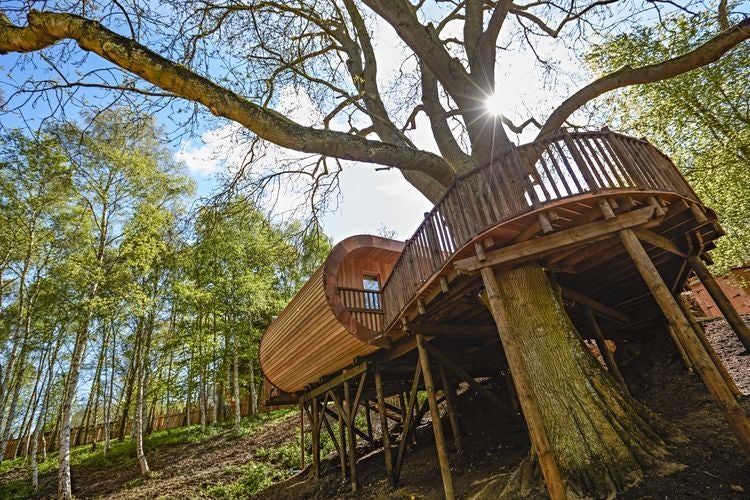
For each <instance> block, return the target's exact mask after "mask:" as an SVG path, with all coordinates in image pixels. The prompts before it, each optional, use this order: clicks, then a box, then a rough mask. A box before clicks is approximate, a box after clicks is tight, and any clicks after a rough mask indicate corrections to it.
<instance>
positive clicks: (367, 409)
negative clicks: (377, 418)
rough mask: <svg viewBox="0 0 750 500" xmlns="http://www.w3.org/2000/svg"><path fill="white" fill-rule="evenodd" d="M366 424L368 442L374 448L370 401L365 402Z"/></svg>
mask: <svg viewBox="0 0 750 500" xmlns="http://www.w3.org/2000/svg"><path fill="white" fill-rule="evenodd" d="M364 407H365V422H366V423H367V441H368V442H369V443H370V446H372V441H373V439H372V419H371V418H370V400H369V399H368V400H367V401H365V404H364Z"/></svg>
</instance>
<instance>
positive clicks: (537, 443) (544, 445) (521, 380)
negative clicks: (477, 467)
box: [481, 267, 567, 500]
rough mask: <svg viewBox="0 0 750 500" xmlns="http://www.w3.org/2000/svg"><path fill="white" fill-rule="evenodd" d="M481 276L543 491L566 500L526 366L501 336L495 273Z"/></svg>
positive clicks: (503, 320) (505, 323)
mask: <svg viewBox="0 0 750 500" xmlns="http://www.w3.org/2000/svg"><path fill="white" fill-rule="evenodd" d="M481 274H482V280H483V281H484V288H485V291H486V294H487V304H488V305H489V308H490V312H491V313H492V317H493V318H494V320H495V323H496V324H497V327H498V333H499V334H500V342H501V343H502V345H503V350H504V351H505V358H506V359H507V360H508V366H509V367H510V371H511V375H512V377H513V383H514V384H515V386H516V394H518V400H519V402H520V403H521V408H522V409H523V415H524V418H525V419H526V424H527V426H528V428H529V436H530V438H531V444H532V446H533V447H534V450H535V451H536V454H537V458H538V460H539V466H540V468H541V469H542V475H543V476H544V482H545V484H546V485H547V491H548V492H549V496H550V498H552V500H562V499H565V498H567V493H566V490H565V483H564V482H563V479H562V476H561V475H560V469H559V468H558V467H557V462H555V457H554V456H553V455H552V450H551V448H550V443H549V438H548V437H547V431H546V429H545V428H544V423H543V422H542V415H541V413H540V411H539V407H538V406H537V402H536V398H535V396H534V394H533V393H532V391H531V383H530V381H529V379H528V374H527V373H526V366H525V363H524V362H523V357H522V356H521V350H520V349H519V347H518V346H517V345H516V343H515V341H514V340H513V337H512V335H510V334H508V335H503V334H502V332H510V330H511V326H510V321H509V320H508V317H507V315H506V312H505V308H504V306H503V304H502V299H501V297H500V288H499V286H498V284H497V279H496V278H495V272H494V271H493V270H492V268H490V267H484V268H482V270H481Z"/></svg>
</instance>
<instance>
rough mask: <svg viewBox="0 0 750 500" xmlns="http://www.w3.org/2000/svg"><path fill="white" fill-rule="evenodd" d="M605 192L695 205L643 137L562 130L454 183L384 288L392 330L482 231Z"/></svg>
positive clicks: (386, 315) (681, 182) (668, 164)
mask: <svg viewBox="0 0 750 500" xmlns="http://www.w3.org/2000/svg"><path fill="white" fill-rule="evenodd" d="M611 189H628V190H655V191H666V192H674V193H677V194H680V195H683V196H686V197H688V198H691V199H694V200H696V201H697V200H698V199H697V196H696V195H695V193H694V192H693V190H692V189H691V188H690V186H689V185H688V184H687V182H686V181H685V179H683V177H682V176H681V175H680V173H679V172H678V171H677V169H676V168H675V166H674V164H673V163H672V162H671V160H670V159H669V158H668V157H666V156H665V155H664V154H662V153H661V152H659V151H658V150H657V149H656V148H655V147H653V146H652V145H651V144H649V143H648V142H646V141H644V140H640V139H634V138H632V137H627V136H624V135H620V134H616V133H613V132H610V131H602V132H582V133H565V132H564V133H561V134H559V135H557V136H553V137H550V138H548V139H545V140H541V141H537V142H534V143H531V144H526V145H523V146H520V147H518V148H516V149H515V150H514V151H512V152H510V153H508V154H506V155H505V156H504V157H501V158H499V159H498V160H496V161H495V162H493V163H492V164H490V165H488V166H486V167H484V168H480V169H477V170H474V171H472V172H469V173H468V174H467V175H465V176H462V177H460V178H458V179H457V180H456V181H455V183H454V184H453V186H451V187H450V188H449V189H448V191H447V193H446V194H445V195H444V196H443V198H442V200H441V201H440V202H439V203H438V204H437V205H435V207H434V208H433V209H432V211H431V212H429V213H428V214H427V215H426V216H425V219H424V221H423V222H422V224H421V225H420V226H419V228H418V229H417V231H416V232H415V233H414V236H412V238H411V239H409V240H408V241H407V242H406V245H405V247H404V251H403V252H402V254H401V257H400V258H399V260H398V261H397V262H396V264H395V266H394V268H393V272H392V273H391V275H390V278H389V279H388V281H387V282H386V283H385V285H384V286H383V308H384V315H383V321H384V326H385V327H386V328H388V327H390V326H391V325H392V324H393V323H394V322H395V321H396V320H397V319H398V318H399V316H400V315H401V313H402V311H403V310H404V308H405V307H406V306H407V304H409V303H410V302H411V301H412V300H413V299H414V298H415V296H416V294H417V293H418V291H419V290H420V288H422V286H423V285H425V284H426V283H428V282H429V281H431V279H432V278H433V276H434V275H435V274H436V273H437V272H438V271H439V270H440V269H441V268H442V267H443V266H445V264H447V263H448V262H449V261H450V259H451V258H452V257H453V255H454V254H455V253H456V252H457V251H458V250H460V249H461V248H462V247H464V246H465V245H466V244H468V243H470V242H471V241H472V240H473V239H474V238H476V237H477V236H478V235H480V234H481V233H483V232H484V231H486V230H488V229H490V228H492V227H494V226H497V225H498V224H500V223H502V222H504V221H507V220H509V219H511V218H513V217H516V216H518V215H521V214H523V213H526V212H529V211H531V210H534V209H537V208H541V207H542V206H543V205H544V204H546V203H548V202H550V201H554V200H559V199H563V198H568V197H572V196H576V195H580V194H586V193H594V194H595V193H599V192H601V191H604V190H611Z"/></svg>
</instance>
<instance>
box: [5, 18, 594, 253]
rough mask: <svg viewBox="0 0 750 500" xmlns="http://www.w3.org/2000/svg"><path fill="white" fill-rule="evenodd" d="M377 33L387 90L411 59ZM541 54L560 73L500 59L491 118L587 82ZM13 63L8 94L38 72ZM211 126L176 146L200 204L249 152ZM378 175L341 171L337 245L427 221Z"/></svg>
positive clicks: (286, 207) (518, 56)
mask: <svg viewBox="0 0 750 500" xmlns="http://www.w3.org/2000/svg"><path fill="white" fill-rule="evenodd" d="M372 29H373V31H374V38H373V41H374V45H375V50H376V56H377V59H378V77H379V83H380V86H381V90H382V89H385V88H387V86H388V83H389V82H390V81H392V80H393V79H394V78H396V77H397V76H398V72H399V71H400V70H401V69H402V63H403V61H404V59H405V57H406V55H407V52H406V50H405V49H404V47H403V44H402V43H401V42H400V40H399V39H398V37H397V36H396V34H395V32H394V30H393V29H392V28H391V27H390V26H389V25H388V24H387V23H385V22H384V21H379V20H378V21H375V22H374V24H373V25H372ZM452 30H453V33H451V31H452ZM458 30H460V25H458V24H455V25H449V26H448V27H447V28H446V30H445V31H444V32H443V34H442V36H443V37H451V36H452V35H457V36H458V35H460V32H459V31H458ZM536 47H537V51H538V53H539V55H540V56H541V57H543V58H544V59H546V60H549V61H551V62H552V64H553V65H554V66H555V68H556V71H555V72H554V73H551V72H546V73H545V72H544V71H543V70H542V68H541V67H540V65H539V64H538V63H537V61H536V57H535V55H534V54H531V53H529V52H528V51H516V50H510V51H503V50H500V51H498V63H497V66H496V74H497V78H496V80H497V88H498V89H499V91H498V95H497V96H496V98H495V99H493V100H492V103H493V104H492V110H491V111H492V112H493V113H502V114H504V115H506V116H508V117H510V118H511V119H512V120H513V121H515V122H521V121H523V120H525V119H526V118H528V117H529V116H530V115H534V116H535V117H536V118H538V119H542V118H544V117H545V116H546V115H547V114H548V113H549V112H550V111H551V110H552V109H553V108H554V105H556V104H559V102H560V101H561V100H562V99H563V98H564V97H565V96H567V95H569V94H570V93H571V92H572V91H573V90H575V89H576V88H577V87H579V86H580V85H581V84H582V83H584V82H585V81H586V80H588V75H586V72H585V70H584V68H583V65H582V64H581V62H580V61H578V60H576V59H575V58H574V57H573V53H572V52H570V51H568V50H567V49H565V48H564V47H563V46H562V44H560V43H556V42H551V41H549V39H547V38H542V39H539V43H538V44H537V45H536ZM14 58H17V56H16V55H13V54H8V55H4V56H0V67H2V69H3V70H6V71H11V68H12V71H14V72H16V73H17V74H7V75H6V78H5V79H4V80H5V81H4V82H0V86H1V85H2V84H5V91H6V92H7V91H8V90H7V89H8V88H11V87H12V83H13V80H16V81H23V79H24V74H23V72H25V71H35V70H34V69H33V68H29V69H26V68H18V67H14V65H13V63H14V60H15V59H14ZM94 59H96V56H92V58H91V60H92V62H91V63H87V64H95V63H94V62H93V60H94ZM71 71H73V70H72V69H71ZM550 75H554V76H550ZM274 107H275V108H276V109H277V110H279V111H281V112H282V113H285V114H287V115H288V116H290V117H291V118H292V119H294V120H296V121H298V122H299V123H302V124H304V125H314V124H315V123H316V122H317V123H319V122H320V121H321V118H322V115H323V111H322V110H321V109H320V107H319V106H318V103H316V102H314V101H313V100H312V99H311V98H310V97H309V96H308V95H307V94H304V93H303V92H300V91H299V90H298V89H295V88H284V89H282V91H281V93H280V98H279V99H278V101H277V102H276V104H275V106H274ZM489 111H490V110H488V112H489ZM157 117H158V119H159V120H164V121H165V125H166V126H170V125H168V124H166V117H163V116H159V115H157ZM9 120H10V119H9V118H8V115H4V116H3V122H4V125H8V124H10V125H11V126H12V125H13V123H12V122H11V121H9ZM207 123H210V125H206V124H204V125H202V127H203V131H202V134H201V136H200V137H193V138H189V139H186V140H184V141H182V142H179V143H176V144H173V145H172V147H173V148H174V152H175V159H177V160H180V161H182V162H184V164H185V165H186V167H187V170H188V172H189V173H190V175H191V176H192V177H193V178H194V179H195V180H196V183H197V186H198V191H197V196H198V197H208V196H210V195H211V194H212V193H214V192H215V190H217V189H220V188H221V181H220V180H219V177H220V174H222V173H224V174H226V173H227V172H232V171H233V169H236V168H237V165H239V164H240V163H241V162H242V159H243V157H244V155H245V153H246V149H247V148H246V146H245V145H244V144H242V143H239V144H238V143H237V142H236V139H234V138H235V136H236V134H235V132H236V131H237V128H238V127H239V126H238V125H236V124H233V123H231V122H228V121H223V122H222V121H217V120H211V121H210V122H207ZM417 125H418V126H417V128H416V130H414V131H412V132H410V138H411V139H412V140H413V142H414V143H415V144H416V145H417V146H418V147H420V148H422V149H426V150H429V151H433V152H436V151H437V148H436V146H435V143H434V141H433V139H432V137H431V134H430V130H429V124H428V121H427V119H426V117H425V116H424V114H420V115H419V118H418V120H417ZM172 126H173V125H172ZM347 126H348V125H347V124H346V123H343V122H339V123H336V122H334V123H333V124H332V128H338V129H342V130H346V129H347ZM209 127H213V128H209ZM530 130H531V128H530ZM531 132H532V133H533V132H535V131H534V130H531ZM531 138H532V136H530V135H529V134H526V135H525V136H523V137H520V138H518V140H519V142H525V141H528V140H530V139H531ZM294 155H295V153H290V152H288V151H282V150H281V149H280V148H275V147H273V146H271V147H270V148H269V152H268V154H267V155H266V156H265V157H264V158H263V159H261V160H259V161H258V164H257V165H254V166H253V168H254V169H257V170H263V169H264V168H268V167H270V166H272V163H273V162H274V161H279V160H280V159H289V158H290V157H291V158H294ZM264 163H265V164H264ZM377 167H378V166H377V165H367V164H355V163H351V162H348V163H344V170H343V172H342V173H341V175H340V179H339V181H340V188H341V189H340V197H339V199H338V203H333V204H332V205H331V210H330V211H329V212H327V213H325V215H324V216H323V218H322V224H323V230H324V231H325V232H326V234H328V235H329V236H330V237H331V238H332V239H333V241H334V242H338V241H340V240H342V239H343V238H346V237H348V236H351V235H353V234H360V233H370V234H377V233H378V232H379V231H380V230H381V229H383V228H385V229H387V230H389V231H392V232H394V233H395V234H396V237H397V238H399V239H406V238H409V237H410V236H411V234H412V232H413V231H414V230H415V229H416V228H417V226H418V225H419V223H420V221H421V219H422V218H423V216H424V213H425V212H427V211H429V210H430V208H431V205H430V203H429V202H428V201H427V200H426V199H425V198H424V197H423V196H422V195H421V194H420V193H419V192H418V191H416V190H415V189H414V188H412V187H411V186H410V185H409V184H408V183H407V182H406V181H405V180H404V179H403V178H402V176H401V174H400V173H399V172H398V171H396V170H393V169H391V170H382V169H381V170H376V168H377ZM277 194H278V197H277V203H276V204H275V205H274V214H273V215H275V216H278V217H283V214H285V213H288V212H289V211H290V209H291V208H293V207H294V206H296V205H297V204H298V203H299V202H300V200H301V197H300V194H299V190H296V191H295V189H294V188H293V187H292V188H290V189H287V190H283V191H280V192H279V193H277ZM302 201H304V200H302Z"/></svg>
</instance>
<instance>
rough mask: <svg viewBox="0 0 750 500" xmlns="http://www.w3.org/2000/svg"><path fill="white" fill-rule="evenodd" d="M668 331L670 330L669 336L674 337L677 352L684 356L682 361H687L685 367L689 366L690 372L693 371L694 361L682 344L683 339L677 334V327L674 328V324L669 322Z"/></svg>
mask: <svg viewBox="0 0 750 500" xmlns="http://www.w3.org/2000/svg"><path fill="white" fill-rule="evenodd" d="M667 332H669V336H670V337H672V342H674V345H675V347H676V348H677V352H678V353H679V355H680V357H681V358H682V361H683V362H684V363H685V368H687V370H688V371H689V372H690V373H693V362H692V361H690V356H688V355H687V353H686V352H685V347H683V345H682V340H680V337H679V336H678V335H677V332H675V329H674V328H672V325H670V324H667Z"/></svg>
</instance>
